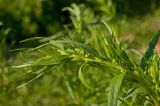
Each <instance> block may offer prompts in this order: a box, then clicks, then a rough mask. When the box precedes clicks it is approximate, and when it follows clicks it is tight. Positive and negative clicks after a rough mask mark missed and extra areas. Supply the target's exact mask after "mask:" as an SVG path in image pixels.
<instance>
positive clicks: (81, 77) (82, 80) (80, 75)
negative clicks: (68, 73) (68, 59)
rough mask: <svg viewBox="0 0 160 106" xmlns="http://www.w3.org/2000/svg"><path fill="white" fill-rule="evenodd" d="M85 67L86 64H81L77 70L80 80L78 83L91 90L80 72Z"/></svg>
mask: <svg viewBox="0 0 160 106" xmlns="http://www.w3.org/2000/svg"><path fill="white" fill-rule="evenodd" d="M86 66H87V63H84V64H82V66H81V67H80V68H79V72H78V77H79V79H80V81H81V82H82V84H83V85H84V86H85V87H86V88H88V89H90V90H92V89H93V87H92V86H91V85H90V84H89V82H87V80H86V78H85V77H84V75H83V74H82V71H83V70H84V68H85V67H86Z"/></svg>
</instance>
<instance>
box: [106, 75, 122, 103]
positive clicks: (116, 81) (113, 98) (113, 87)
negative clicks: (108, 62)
mask: <svg viewBox="0 0 160 106" xmlns="http://www.w3.org/2000/svg"><path fill="white" fill-rule="evenodd" d="M124 75H125V72H122V73H121V74H119V75H117V76H115V77H114V78H113V79H112V80H111V82H110V87H109V95H108V106H117V102H118V92H119V89H120V87H121V83H122V80H123V77H124Z"/></svg>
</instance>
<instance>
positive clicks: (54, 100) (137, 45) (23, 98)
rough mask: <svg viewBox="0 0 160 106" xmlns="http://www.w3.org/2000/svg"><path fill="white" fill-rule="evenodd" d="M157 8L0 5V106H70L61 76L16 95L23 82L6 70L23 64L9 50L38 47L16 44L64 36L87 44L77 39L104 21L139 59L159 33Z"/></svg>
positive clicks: (35, 2) (75, 0)
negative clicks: (137, 54)
mask: <svg viewBox="0 0 160 106" xmlns="http://www.w3.org/2000/svg"><path fill="white" fill-rule="evenodd" d="M159 6H160V0H32V1H30V0H0V106H11V105H13V106H66V105H71V104H70V96H69V95H68V94H67V92H68V91H67V87H66V82H65V78H64V75H63V74H60V73H59V72H57V71H53V72H49V73H47V74H45V75H44V76H42V77H41V78H39V79H37V80H36V81H33V82H31V83H30V84H28V85H26V86H24V87H22V88H19V89H16V87H17V86H19V85H20V84H21V83H22V82H25V81H24V80H21V79H23V78H21V77H17V73H16V71H15V70H14V71H13V70H11V69H10V66H12V65H14V64H19V63H21V61H22V60H21V59H20V58H19V57H18V56H17V52H11V51H10V50H12V49H15V48H19V47H28V46H29V47H33V46H36V45H37V44H36V43H30V44H21V43H19V41H21V40H24V39H26V38H31V37H38V36H41V37H49V36H54V35H55V34H57V33H59V32H65V31H68V30H71V31H73V33H74V34H75V35H76V36H79V37H78V38H77V39H79V38H82V39H86V37H85V36H81V35H83V34H86V33H87V31H88V29H89V26H92V25H101V23H100V20H101V19H103V20H105V21H108V22H109V23H111V24H112V25H113V27H114V28H115V30H116V33H117V35H118V37H119V39H120V40H121V41H122V42H124V47H125V48H126V49H127V48H134V49H137V50H139V51H140V52H142V53H143V52H144V49H145V48H146V46H147V43H148V41H149V39H150V38H151V37H152V35H153V34H154V33H155V32H156V31H158V30H159V29H160V18H159V17H160V8H159ZM83 37H84V38H83ZM87 39H89V38H87ZM27 56H28V58H32V55H30V54H29V55H27ZM67 74H68V75H69V76H71V77H70V78H73V79H70V83H75V84H77V85H78V84H79V83H78V81H79V80H78V79H76V78H75V77H74V76H73V75H72V74H70V73H67ZM67 78H69V77H67ZM74 78H75V79H74ZM77 80H78V81H77ZM76 81H77V82H76ZM79 87H80V89H84V88H83V87H82V85H79ZM76 89H78V88H75V90H76ZM80 96H81V92H77V98H78V97H80ZM93 101H94V100H93Z"/></svg>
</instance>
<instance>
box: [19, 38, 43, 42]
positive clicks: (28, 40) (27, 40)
mask: <svg viewBox="0 0 160 106" xmlns="http://www.w3.org/2000/svg"><path fill="white" fill-rule="evenodd" d="M42 38H44V37H33V38H28V39H25V40H22V41H20V43H24V42H30V41H34V40H39V39H42Z"/></svg>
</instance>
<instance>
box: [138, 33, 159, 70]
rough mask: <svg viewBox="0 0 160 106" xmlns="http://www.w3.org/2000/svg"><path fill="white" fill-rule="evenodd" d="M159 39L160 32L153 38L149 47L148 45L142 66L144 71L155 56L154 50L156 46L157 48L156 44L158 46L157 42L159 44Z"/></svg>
mask: <svg viewBox="0 0 160 106" xmlns="http://www.w3.org/2000/svg"><path fill="white" fill-rule="evenodd" d="M159 37H160V31H159V32H157V33H156V34H155V35H154V36H153V38H152V40H151V42H150V43H149V45H148V49H147V51H146V52H145V54H144V56H143V57H142V59H141V63H140V66H141V68H142V69H143V70H144V71H145V70H146V68H147V67H146V66H147V62H148V60H149V59H150V57H151V56H153V53H154V49H155V46H156V44H157V42H158V39H159Z"/></svg>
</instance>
